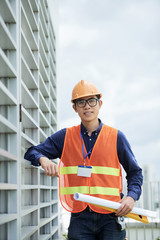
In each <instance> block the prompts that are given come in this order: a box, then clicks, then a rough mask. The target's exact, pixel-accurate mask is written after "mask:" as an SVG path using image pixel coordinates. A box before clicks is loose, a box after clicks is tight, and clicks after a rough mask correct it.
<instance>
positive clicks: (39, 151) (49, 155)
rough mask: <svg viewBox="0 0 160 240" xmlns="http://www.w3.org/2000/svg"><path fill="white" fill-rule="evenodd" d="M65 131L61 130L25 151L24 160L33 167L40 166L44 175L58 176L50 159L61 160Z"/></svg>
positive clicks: (55, 166)
mask: <svg viewBox="0 0 160 240" xmlns="http://www.w3.org/2000/svg"><path fill="white" fill-rule="evenodd" d="M65 134H66V129H62V130H60V131H58V132H56V133H55V134H53V135H52V136H50V137H48V138H47V139H46V140H45V141H44V142H43V143H41V144H39V145H37V146H32V147H31V148H29V149H28V150H27V152H26V153H25V155H24V158H25V159H27V160H29V161H31V163H32V165H34V166H40V165H41V166H42V168H43V169H44V170H45V173H46V175H49V176H58V169H57V165H56V164H55V163H54V162H52V161H51V160H50V159H56V158H61V154H62V151H63V144H64V139H65Z"/></svg>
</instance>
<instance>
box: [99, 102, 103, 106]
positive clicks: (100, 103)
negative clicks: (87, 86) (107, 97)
mask: <svg viewBox="0 0 160 240" xmlns="http://www.w3.org/2000/svg"><path fill="white" fill-rule="evenodd" d="M102 104H103V102H102V100H99V108H101V107H102Z"/></svg>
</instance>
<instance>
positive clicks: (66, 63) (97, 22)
mask: <svg viewBox="0 0 160 240" xmlns="http://www.w3.org/2000/svg"><path fill="white" fill-rule="evenodd" d="M58 32H59V34H58V75H57V76H58V77H57V83H58V123H59V126H58V128H59V129H60V128H64V127H69V126H72V125H77V124H78V123H80V120H79V118H78V116H77V115H76V113H75V112H74V111H73V109H72V105H71V102H70V99H71V93H72V89H73V87H74V85H75V84H76V83H77V82H79V81H80V80H82V79H83V80H88V81H90V82H93V83H94V84H96V85H97V87H98V88H99V90H100V91H101V92H102V94H103V97H102V100H103V107H102V108H101V110H100V115H99V117H100V118H101V120H102V121H103V123H105V124H108V125H110V126H113V127H115V128H118V129H120V130H121V131H122V132H123V133H124V134H125V135H126V137H127V139H128V140H129V142H130V144H131V147H132V150H133V152H134V154H135V156H136V159H137V161H138V162H139V164H140V165H141V166H143V165H144V164H153V165H154V167H155V169H157V168H156V167H157V164H158V166H159V162H160V1H159V0H145V1H143V0H134V1H129V0H122V1H119V0H100V1H99V0H78V1H75V0H67V1H66V0H59V31H58Z"/></svg>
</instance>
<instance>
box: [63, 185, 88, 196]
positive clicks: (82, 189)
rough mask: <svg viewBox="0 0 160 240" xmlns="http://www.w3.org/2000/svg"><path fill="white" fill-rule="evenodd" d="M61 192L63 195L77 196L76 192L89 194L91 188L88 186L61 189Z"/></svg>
mask: <svg viewBox="0 0 160 240" xmlns="http://www.w3.org/2000/svg"><path fill="white" fill-rule="evenodd" d="M60 192H61V195H65V194H75V193H76V192H78V193H84V194H89V187H88V186H77V187H61V189H60Z"/></svg>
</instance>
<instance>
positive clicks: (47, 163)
mask: <svg viewBox="0 0 160 240" xmlns="http://www.w3.org/2000/svg"><path fill="white" fill-rule="evenodd" d="M39 162H40V164H41V166H42V168H43V169H44V171H45V174H46V175H48V176H51V177H54V176H57V177H59V175H58V168H57V165H56V164H55V163H53V162H52V161H51V160H49V159H48V158H47V157H40V159H39Z"/></svg>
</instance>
